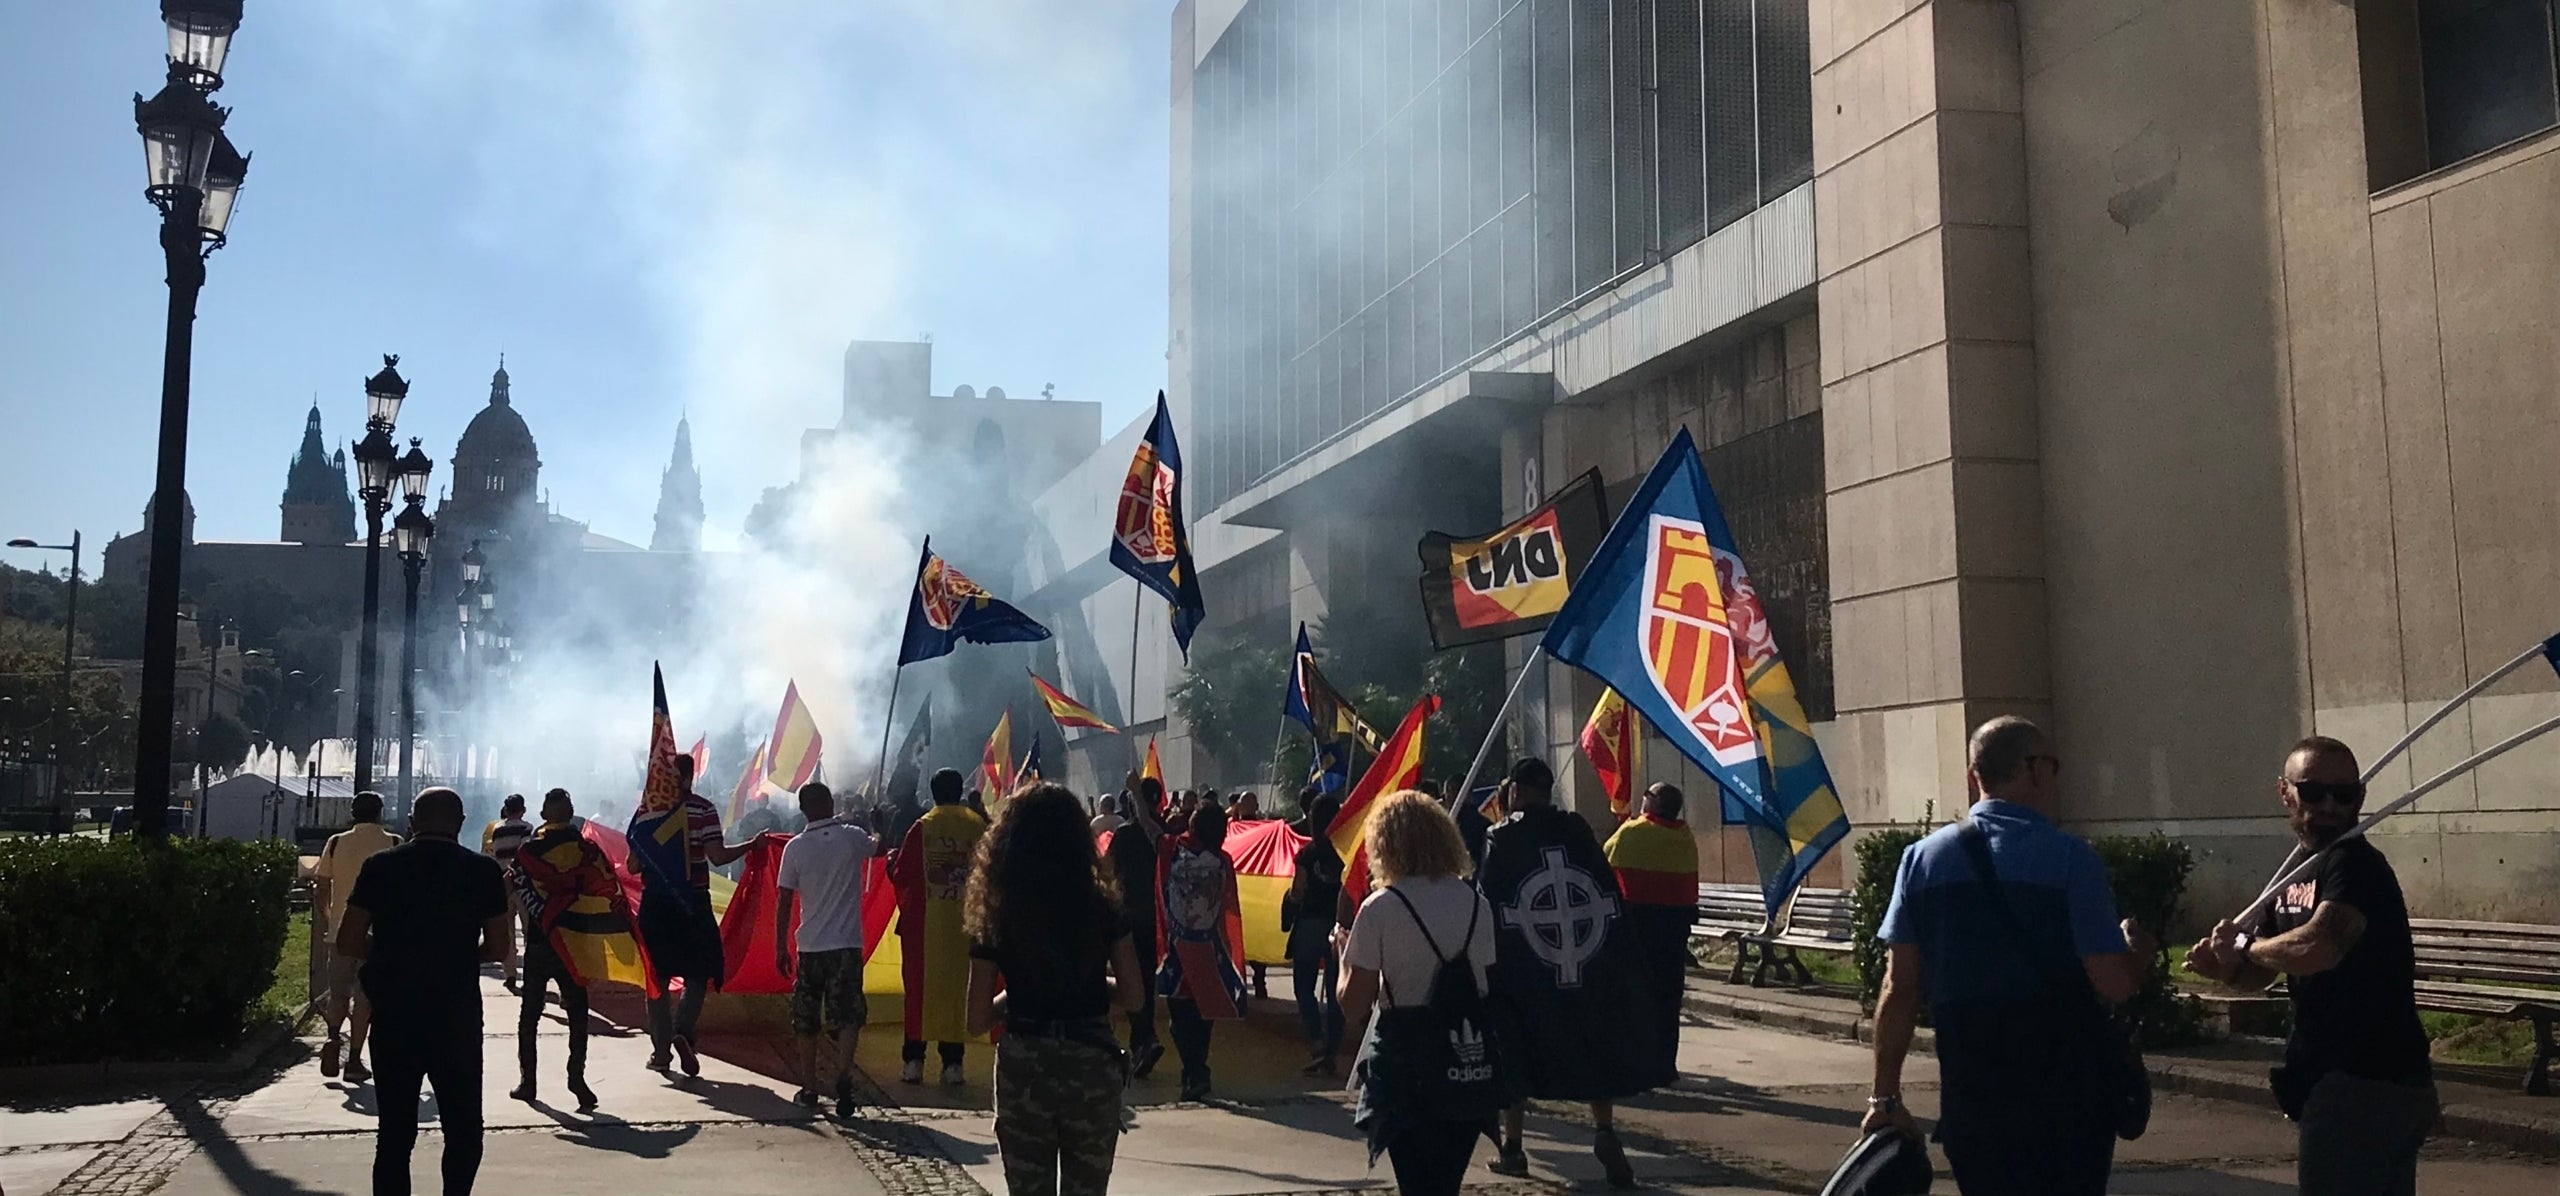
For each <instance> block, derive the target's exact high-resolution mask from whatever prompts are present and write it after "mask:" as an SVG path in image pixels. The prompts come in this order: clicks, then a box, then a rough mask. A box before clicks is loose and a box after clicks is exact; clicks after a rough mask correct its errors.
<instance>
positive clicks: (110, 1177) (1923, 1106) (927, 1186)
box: [0, 980, 2560, 1196]
mask: <svg viewBox="0 0 2560 1196" xmlns="http://www.w3.org/2000/svg"><path fill="white" fill-rule="evenodd" d="M485 992H486V995H487V999H488V1006H487V1017H488V1024H489V1026H490V1028H491V1029H492V1030H493V1031H496V1033H493V1034H492V1035H491V1036H490V1041H489V1042H488V1043H487V1048H486V1049H487V1058H488V1061H489V1065H490V1070H489V1073H488V1081H487V1082H488V1089H487V1092H486V1103H487V1119H488V1122H489V1125H490V1127H491V1129H490V1133H489V1137H488V1140H487V1154H486V1159H485V1161H484V1163H483V1165H482V1168H481V1184H480V1190H481V1191H484V1192H492V1193H500V1192H503V1193H541V1194H542V1196H586V1194H589V1193H595V1194H604V1193H611V1194H613V1196H638V1194H642V1193H656V1192H715V1193H719V1194H721V1196H755V1194H759V1193H773V1194H776V1196H804V1194H805V1196H814V1194H816V1193H830V1194H845V1196H871V1194H873V1193H880V1194H883V1196H907V1194H936V1196H939V1194H944V1193H952V1194H959V1193H976V1192H980V1191H988V1190H994V1191H1001V1190H1002V1176H1001V1172H1000V1169H999V1167H998V1164H997V1159H996V1154H995V1147H994V1138H993V1118H992V1116H991V1114H990V1113H989V1111H988V1101H989V1093H988V1090H987V1070H988V1067H989V1065H990V1060H989V1056H988V1053H987V1052H986V1051H984V1050H983V1049H982V1050H979V1051H975V1052H973V1053H972V1057H971V1059H970V1061H969V1063H968V1067H967V1072H968V1082H967V1083H965V1084H962V1085H959V1086H957V1087H948V1088H946V1087H944V1086H942V1085H940V1084H925V1085H908V1084H902V1083H899V1082H898V1081H897V1080H896V1079H895V1078H894V1077H895V1076H896V1074H897V1042H896V1031H895V1027H894V1025H891V1026H888V1027H886V1031H887V1032H885V1033H873V1034H867V1035H866V1036H865V1037H864V1040H863V1044H862V1049H861V1051H860V1061H861V1064H862V1068H863V1070H864V1072H865V1074H866V1077H867V1078H866V1079H865V1081H864V1091H863V1093H862V1096H861V1099H862V1100H863V1101H864V1102H865V1103H864V1107H863V1108H861V1109H860V1110H858V1111H857V1116H855V1117H853V1118H850V1119H847V1120H843V1121H837V1120H834V1119H821V1118H814V1117H811V1116H809V1115H807V1114H806V1113H803V1112H802V1111H800V1110H799V1109H797V1108H795V1107H793V1106H792V1105H791V1104H790V1102H789V1100H788V1093H789V1092H790V1089H791V1086H790V1084H789V1083H788V1082H786V1081H785V1080H783V1079H782V1078H780V1077H781V1076H782V1075H783V1074H784V1067H783V1062H782V1061H783V1054H782V1050H783V1044H784V1041H785V1040H784V1039H782V1038H781V1037H780V1036H779V1035H777V1034H776V1033H775V1032H774V1031H773V1030H772V1029H771V1028H770V1026H771V1025H772V1022H771V1021H770V1020H768V1019H770V1018H772V1017H773V1016H774V1015H775V1014H776V1013H777V1012H778V1007H777V1003H776V1002H774V1001H771V1000H767V999H732V1000H727V1001H724V1002H722V1008H721V1010H720V1016H718V1017H716V1018H713V1019H710V1020H709V1022H708V1024H707V1025H706V1027H705V1032H704V1036H703V1037H704V1047H705V1052H704V1053H705V1059H704V1063H703V1074H702V1075H701V1076H700V1077H699V1078H694V1079H687V1078H684V1077H681V1076H676V1077H668V1076H661V1075H659V1074H657V1073H655V1072H650V1071H648V1070H646V1069H645V1068H644V1067H643V1060H644V1058H645V1057H646V1055H647V1052H648V1046H647V1043H646V1041H645V1040H644V1039H643V1038H641V1037H640V1036H638V1035H636V1034H633V1033H630V1032H628V1031H625V1030H622V1029H620V1028H619V1027H618V1026H616V1025H613V1024H611V1023H612V1022H619V1023H620V1024H622V1025H629V1024H632V1023H633V1022H635V1021H636V1014H637V1007H636V1002H631V1001H620V1002H607V1003H606V1007H605V1008H603V1009H601V1010H599V1014H600V1021H599V1028H598V1031H597V1033H596V1035H595V1037H594V1039H593V1043H592V1045H591V1048H590V1054H591V1058H590V1060H589V1065H588V1079H589V1082H590V1083H592V1084H593V1085H594V1087H595V1089H596V1091H597V1093H598V1095H599V1096H600V1097H601V1098H602V1100H601V1105H600V1107H599V1109H598V1110H597V1111H596V1112H595V1113H594V1114H592V1115H585V1114H579V1113H577V1112H575V1111H574V1110H573V1109H572V1108H570V1107H568V1103H567V1101H566V1098H565V1094H564V1093H563V1092H562V1091H561V1085H560V1080H559V1076H560V1069H561V1059H562V1054H563V1048H564V1047H565V1042H564V1041H563V1039H562V1035H563V1034H565V1027H564V1026H563V1025H561V1024H560V1022H559V1020H558V1014H557V1011H556V1010H555V1011H554V1013H553V1015H552V1020H551V1021H550V1022H548V1023H546V1025H545V1027H544V1042H543V1044H542V1045H543V1054H544V1060H545V1070H544V1081H545V1083H546V1084H547V1087H546V1089H545V1091H544V1093H543V1099H542V1100H539V1101H537V1102H535V1103H533V1104H530V1105H527V1104H523V1103H519V1102H516V1101H512V1100H509V1099H507V1098H506V1095H505V1090H506V1089H507V1088H508V1087H509V1086H510V1085H511V1084H512V1083H513V1080H514V1044H513V1041H512V1033H513V1027H514V1024H515V1002H514V999H513V998H512V997H509V996H507V995H506V994H505V993H504V992H503V991H502V990H500V989H499V988H498V986H497V984H496V982H495V981H494V980H493V981H490V982H488V983H487V984H486V986H485ZM602 1019H611V1020H610V1022H608V1021H605V1020H602ZM1295 1026H1296V1022H1295V1018H1294V1016H1293V1015H1292V1014H1291V1013H1290V1012H1289V1010H1288V1008H1287V1006H1286V1003H1285V1002H1257V1012H1256V1016H1255V1018H1254V1019H1253V1020H1251V1021H1250V1022H1247V1023H1243V1024H1240V1025H1237V1024H1230V1025H1225V1026H1221V1027H1220V1028H1219V1030H1218V1035H1219V1037H1218V1041H1217V1044H1216V1048H1215V1055H1214V1058H1215V1061H1216V1068H1217V1070H1216V1080H1217V1085H1218V1100H1217V1101H1216V1102H1215V1103H1211V1104H1180V1103H1176V1102H1175V1099H1174V1095H1175V1094H1174V1091H1173V1088H1174V1081H1173V1079H1172V1076H1171V1073H1172V1071H1173V1068H1172V1067H1171V1065H1170V1063H1168V1064H1167V1066H1165V1067H1163V1068H1161V1069H1160V1070H1159V1074H1158V1075H1157V1076H1155V1077H1153V1078H1151V1079H1149V1080H1145V1081H1140V1082H1139V1083H1138V1084H1137V1085H1135V1086H1134V1087H1133V1089H1132V1091H1131V1099H1132V1102H1133V1104H1134V1105H1135V1106H1136V1125H1135V1128H1134V1129H1133V1130H1132V1131H1131V1132H1130V1133H1129V1134H1128V1136H1126V1137H1125V1138H1123V1139H1122V1141H1121V1147H1120V1163H1119V1166H1118V1168H1117V1170H1116V1171H1115V1173H1114V1176H1113V1190H1114V1191H1115V1192H1127V1193H1134V1194H1140V1196H1157V1194H1162V1196H1270V1194H1279V1193H1296V1192H1314V1191H1340V1190H1345V1189H1356V1188H1379V1187H1386V1186H1388V1183H1387V1180H1386V1176H1385V1173H1384V1171H1383V1169H1381V1170H1380V1171H1379V1172H1376V1173H1372V1172H1371V1171H1369V1170H1368V1168H1367V1166H1366V1162H1365V1157H1364V1151H1363V1148H1362V1146H1361V1144H1360V1142H1359V1140H1358V1136H1357V1134H1356V1132H1355V1131H1354V1130H1353V1129H1352V1128H1351V1126H1350V1118H1349V1113H1348V1109H1347V1102H1346V1100H1345V1098H1344V1096H1343V1094H1342V1093H1341V1092H1339V1091H1338V1089H1337V1088H1336V1087H1335V1086H1334V1085H1331V1084H1322V1083H1318V1082H1314V1081H1308V1080H1304V1079H1301V1078H1300V1077H1299V1076H1298V1075H1297V1064H1298V1062H1299V1061H1300V1058H1301V1056H1300V1054H1299V1051H1298V1047H1297V1044H1296V1041H1295V1038H1296V1035H1295ZM315 1046H316V1044H315V1043H313V1042H310V1041H305V1042H303V1043H300V1044H297V1045H296V1046H294V1047H292V1048H290V1049H288V1050H286V1051H283V1052H281V1053H280V1057H279V1058H277V1059H275V1060H273V1061H272V1065H271V1067H270V1068H269V1069H268V1070H267V1071H265V1072H262V1073H261V1074H259V1075H257V1076H255V1077H252V1078H251V1079H250V1080H248V1081H246V1082H243V1083H240V1084H235V1085H229V1086H206V1085H198V1086H195V1087H193V1088H191V1089H187V1090H182V1091H179V1090H173V1091H166V1092H155V1093H135V1094H126V1095H125V1096H124V1097H123V1098H122V1099H112V1098H107V1097H99V1098H91V1099H87V1100H84V1101H81V1102H78V1103H68V1104H64V1105H61V1106H56V1107H43V1108H36V1107H22V1108H14V1109H8V1110H4V1111H0V1192H6V1193H9V1194H10V1196H38V1194H41V1193H46V1192H53V1193H58V1194H61V1196H94V1194H102V1193H114V1194H119V1196H121V1194H126V1193H141V1192H153V1191H156V1192H160V1193H165V1194H167V1196H319V1194H322V1193H361V1192H364V1191H366V1190H368V1174H369V1167H370V1165H371V1158H372V1140H371V1127H372V1120H371V1118H372V1104H371V1098H372V1093H371V1090H370V1087H369V1086H367V1085H357V1084H349V1083H347V1082H345V1081H344V1080H343V1079H340V1080H323V1079H322V1078H321V1077H320V1075H319V1064H318V1060H317V1057H316V1055H315V1054H314V1048H315ZM1681 1059H1682V1062H1683V1064H1684V1075H1683V1079H1682V1081H1681V1083H1680V1084H1679V1085H1678V1086H1677V1087H1675V1088H1673V1089H1670V1090H1666V1091H1663V1092H1659V1093H1655V1094H1652V1095H1650V1096H1648V1097H1645V1098H1643V1099H1642V1100H1639V1101H1635V1102H1631V1103H1630V1105H1629V1106H1628V1107H1626V1108H1625V1109H1623V1110H1622V1112H1621V1114H1620V1119H1621V1122H1622V1127H1623V1129H1624V1130H1625V1132H1626V1136H1627V1137H1628V1139H1629V1144H1630V1146H1631V1147H1632V1148H1633V1149H1634V1154H1635V1156H1636V1167H1637V1170H1638V1172H1639V1174H1640V1175H1641V1176H1643V1177H1644V1179H1645V1180H1646V1181H1647V1186H1648V1187H1649V1188H1652V1189H1654V1190H1658V1191H1676V1192H1693V1193H1720V1194H1735V1193H1765V1192H1784V1191H1796V1192H1803V1191H1812V1190H1814V1188H1815V1187H1817V1186H1818V1185H1819V1183H1820V1180H1821V1177H1822V1176H1823V1175H1824V1174H1825V1173H1826V1172H1827V1171H1828V1170H1829V1168H1830V1167H1831V1165H1832V1164H1833V1163H1834V1162H1835V1161H1836V1160H1837V1159H1838V1157H1839V1154H1840V1152H1841V1151H1842V1150H1843V1149H1845V1148H1846V1146H1847V1143H1848V1140H1849V1138H1850V1137H1851V1136H1852V1132H1853V1130H1852V1127H1853V1124H1854V1119H1855V1116H1856V1113H1855V1110H1856V1109H1857V1107H1858V1105H1859V1098H1860V1097H1861V1096H1862V1095H1863V1094H1864V1092H1865V1083H1866V1075H1867V1067H1868V1063H1867V1055H1866V1052H1865V1050H1864V1049H1863V1048H1861V1047H1858V1046H1856V1045H1854V1044H1852V1043H1848V1042H1845V1041H1839V1040H1826V1039H1822V1038H1818V1037H1809V1036H1805V1035H1801V1034H1795V1033H1789V1032H1785V1031H1781V1030H1777V1029H1772V1028H1769V1027H1766V1026H1760V1025H1754V1024H1749V1023H1745V1022H1738V1021H1732V1020H1727V1019H1724V1018H1720V1017H1716V1016H1712V1015H1709V1016H1693V1018H1692V1020H1691V1023H1690V1024H1689V1025H1688V1026H1687V1027H1686V1028H1685V1029H1684V1031H1683V1035H1682V1044H1681ZM1933 1077H1934V1072H1933V1071H1931V1069H1930V1067H1929V1064H1928V1062H1927V1061H1926V1060H1925V1059H1920V1060H1915V1066H1914V1071H1913V1076H1912V1079H1913V1085H1912V1087H1913V1101H1914V1104H1915V1106H1916V1107H1917V1108H1918V1109H1919V1111H1920V1112H1921V1113H1922V1115H1923V1116H1926V1115H1928V1114H1929V1113H1930V1112H1931V1111H1932V1110H1933V1099H1932V1095H1931V1092H1930V1088H1931V1084H1930V1082H1929V1081H1930V1080H1931V1079H1933ZM883 1081H885V1082H883ZM429 1108H430V1121H429V1127H430V1132H429V1133H427V1134H426V1135H425V1136H424V1137H423V1138H422V1139H421V1142H420V1150H419V1155H418V1158H417V1160H416V1175H417V1183H418V1190H419V1191H421V1192H432V1191H435V1190H437V1189H436V1181H435V1179H434V1178H433V1176H434V1169H435V1165H436V1153H437V1151H438V1149H439V1148H440V1143H439V1139H438V1138H437V1136H436V1135H435V1134H434V1133H433V1132H432V1124H433V1123H432V1102H430V1104H429ZM1543 1113H1544V1115H1541V1116H1537V1117H1533V1118H1532V1122H1531V1135H1530V1141H1529V1147H1530V1154H1531V1158H1532V1164H1533V1168H1534V1170H1533V1174H1532V1177H1531V1179H1530V1180H1529V1181H1527V1182H1522V1181H1509V1180H1503V1179H1501V1178H1499V1177H1496V1176H1493V1175H1491V1174H1489V1173H1486V1172H1484V1171H1483V1170H1482V1167H1481V1163H1482V1160H1483V1152H1479V1159H1478V1162H1479V1166H1478V1168H1477V1170H1476V1171H1475V1172H1474V1173H1472V1174H1471V1175H1470V1177H1469V1180H1470V1191H1473V1192H1480V1193H1501V1194H1505V1196H1509V1194H1514V1193H1516V1194H1520V1196H1528V1194H1532V1193H1547V1192H1555V1191H1559V1190H1565V1189H1579V1190H1592V1189H1597V1188H1599V1187H1600V1185H1599V1183H1598V1168H1597V1167H1596V1166H1595V1165H1594V1164H1593V1163H1592V1161H1591V1158H1590V1155H1589V1153H1588V1150H1587V1145H1586V1144H1587V1141H1588V1138H1587V1130H1586V1129H1585V1128H1584V1127H1583V1126H1582V1125H1580V1124H1577V1122H1578V1120H1579V1111H1578V1110H1572V1109H1554V1110H1546V1111H1543ZM2291 1156H2292V1138H2291V1133H2290V1130H2289V1127H2288V1126H2286V1124H2285V1123H2284V1122H2283V1120H2282V1119H2281V1118H2280V1117H2277V1116H2276V1115H2274V1114H2273V1113H2270V1112H2265V1111H2262V1110H2257V1109H2253V1108H2250V1107H2247V1106H2245V1105H2240V1104H2234V1103H2227V1102H2217V1101H2209V1100H2205V1099H2202V1098H2198V1097H2189V1096H2179V1095H2174V1094H2169V1095H2164V1096H2163V1097H2162V1099H2161V1103H2160V1108H2159V1113H2158V1115H2157V1118H2156V1119H2155V1121H2154V1128H2153V1130H2152V1133H2151V1134H2150V1135H2149V1136H2147V1137H2146V1138H2144V1139H2143V1141H2141V1142H2138V1143H2132V1144H2128V1145H2127V1146H2126V1147H2125V1148H2124V1150H2123V1151H2122V1152H2121V1153H2120V1155H2119V1158H2120V1165H2119V1168H2118V1174H2117V1179H2116V1183H2115V1185H2114V1190H2115V1191H2116V1192H2119V1193H2142V1194H2158V1196H2259V1194H2261V1193H2276V1192H2285V1191H2290V1190H2291V1185H2290V1178H2291V1165H2290V1160H2291ZM2423 1176H2424V1178H2423V1180H2422V1183H2423V1185H2424V1189H2425V1190H2426V1191H2427V1192H2428V1193H2429V1194H2430V1196H2474V1194H2477V1196H2516V1194H2517V1193H2520V1192H2528V1191H2546V1190H2550V1189H2551V1188H2552V1186H2553V1184H2554V1181H2555V1179H2560V1165H2555V1163H2554V1162H2552V1161H2550V1160H2545V1159H2533V1158H2525V1157H2520V1156H2512V1155H2504V1154H2500V1153H2497V1152H2494V1151H2489V1150H2484V1149H2481V1148H2477V1147H2472V1146H2465V1145H2461V1144H2445V1145H2441V1146H2439V1147H2437V1148H2434V1149H2432V1150H2431V1153H2430V1156H2429V1159H2428V1162H2427V1165H2426V1168H2425V1170H2424V1172H2423ZM1939 1190H1941V1191H1953V1185H1952V1184H1950V1183H1947V1182H1945V1181H1943V1180H1942V1181H1941V1183H1940V1185H1939Z"/></svg>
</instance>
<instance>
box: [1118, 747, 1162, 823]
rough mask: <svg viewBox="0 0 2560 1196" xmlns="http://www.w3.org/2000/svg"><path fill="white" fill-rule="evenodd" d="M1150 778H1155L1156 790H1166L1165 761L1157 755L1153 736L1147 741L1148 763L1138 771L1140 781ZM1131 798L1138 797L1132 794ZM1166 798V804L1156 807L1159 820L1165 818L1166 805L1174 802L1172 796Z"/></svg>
mask: <svg viewBox="0 0 2560 1196" xmlns="http://www.w3.org/2000/svg"><path fill="white" fill-rule="evenodd" d="M1149 778H1153V779H1154V780H1155V783H1156V788H1157V789H1158V790H1162V789H1163V788H1164V761H1163V760H1162V759H1160V758H1158V757H1157V755H1156V741H1155V738H1154V737H1153V736H1149V737H1148V739H1147V762H1146V763H1145V764H1144V765H1142V766H1140V767H1139V769H1138V779H1139V780H1141V781H1143V780H1147V779H1149ZM1129 796H1131V797H1136V796H1137V794H1134V793H1132V794H1130V795H1129ZM1164 796H1165V803H1164V804H1163V805H1158V806H1157V807H1156V817H1158V818H1162V817H1164V815H1165V805H1169V804H1171V803H1172V801H1173V795H1172V794H1170V793H1167V794H1165V795H1164Z"/></svg>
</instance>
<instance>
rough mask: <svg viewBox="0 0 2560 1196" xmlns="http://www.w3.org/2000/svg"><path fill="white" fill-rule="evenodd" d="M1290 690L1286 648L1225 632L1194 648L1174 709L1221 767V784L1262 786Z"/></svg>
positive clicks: (1177, 689)
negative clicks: (1282, 702)
mask: <svg viewBox="0 0 2560 1196" xmlns="http://www.w3.org/2000/svg"><path fill="white" fill-rule="evenodd" d="M1288 685H1289V652H1288V649H1287V647H1286V646H1285V645H1273V644H1266V643H1262V642H1260V641H1259V640H1257V639H1249V638H1246V637H1245V636H1241V635H1238V634H1235V633H1232V632H1223V633H1219V634H1215V635H1212V636H1208V637H1205V638H1204V639H1203V641H1202V642H1201V643H1199V644H1195V645H1193V647H1192V650H1191V664H1190V666H1189V667H1188V668H1187V669H1185V670H1184V671H1183V675H1182V680H1181V681H1179V682H1177V683H1175V685H1174V687H1173V706H1174V709H1175V710H1178V711H1180V712H1181V713H1182V718H1183V721H1184V722H1186V723H1189V724H1190V725H1191V737H1192V740H1193V741H1194V742H1195V743H1197V744H1198V745H1199V746H1200V747H1201V749H1203V750H1205V751H1207V752H1208V753H1209V754H1210V755H1211V756H1212V757H1214V758H1216V759H1217V761H1218V762H1219V764H1220V765H1221V766H1222V767H1221V769H1220V774H1221V778H1222V779H1225V778H1227V777H1237V778H1241V777H1248V776H1249V777H1250V778H1251V779H1253V780H1256V781H1258V780H1260V779H1261V776H1262V765H1263V762H1264V760H1265V759H1266V758H1267V757H1268V756H1269V755H1270V752H1271V744H1272V741H1273V739H1274V738H1275V737H1276V736H1277V735H1278V733H1279V730H1280V699H1281V695H1282V694H1283V693H1285V692H1287V689H1288ZM1229 783H1233V781H1229Z"/></svg>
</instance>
